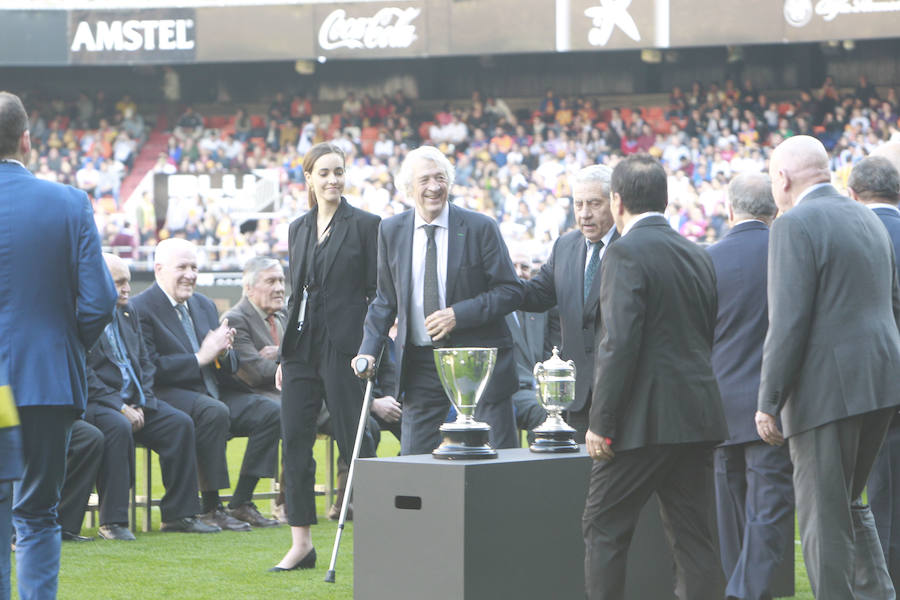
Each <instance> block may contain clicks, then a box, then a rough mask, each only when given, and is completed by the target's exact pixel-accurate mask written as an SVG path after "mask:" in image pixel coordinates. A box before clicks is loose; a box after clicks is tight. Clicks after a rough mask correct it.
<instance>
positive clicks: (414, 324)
mask: <svg viewBox="0 0 900 600" xmlns="http://www.w3.org/2000/svg"><path fill="white" fill-rule="evenodd" d="M425 225H437V229H435V230H434V243H435V245H436V246H437V279H438V297H439V299H440V303H441V308H446V307H447V241H448V236H449V226H450V203H449V202H446V203H445V204H444V209H443V210H442V211H441V214H439V215H438V216H437V218H435V219H434V221H432V222H431V223H426V222H425V219H423V218H422V217H420V216H419V211H416V216H415V221H414V223H413V227H414V230H413V248H412V302H411V303H410V305H409V310H410V314H409V340H410V343H412V344H414V345H416V346H430V345H431V336H430V335H428V331H427V330H426V329H425V248H426V246H427V245H428V234H427V233H425Z"/></svg>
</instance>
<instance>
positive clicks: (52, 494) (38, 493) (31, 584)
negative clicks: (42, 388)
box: [3, 406, 77, 600]
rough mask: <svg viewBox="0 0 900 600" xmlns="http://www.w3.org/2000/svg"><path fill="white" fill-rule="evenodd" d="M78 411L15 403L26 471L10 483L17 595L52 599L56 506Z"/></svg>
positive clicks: (56, 547)
mask: <svg viewBox="0 0 900 600" xmlns="http://www.w3.org/2000/svg"><path fill="white" fill-rule="evenodd" d="M76 414H77V413H76V411H75V410H74V408H73V407H72V406H21V407H19V420H20V421H21V424H22V446H23V450H24V455H25V472H24V475H23V477H22V479H21V480H20V481H17V482H15V484H13V524H14V525H15V527H16V582H17V587H18V588H19V599H20V600H53V599H55V598H56V589H57V578H58V576H59V554H60V544H61V543H62V537H61V535H60V526H59V523H57V522H56V518H57V513H56V509H57V506H58V505H59V494H60V491H61V490H62V487H63V481H64V480H65V477H66V448H67V447H68V445H69V432H70V431H71V429H72V423H73V422H74V421H75V417H76ZM3 543H6V542H5V541H3Z"/></svg>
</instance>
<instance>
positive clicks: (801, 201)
mask: <svg viewBox="0 0 900 600" xmlns="http://www.w3.org/2000/svg"><path fill="white" fill-rule="evenodd" d="M769 174H770V176H771V177H772V192H773V195H774V196H775V202H776V203H777V204H778V207H779V209H781V211H782V212H783V213H784V214H783V215H782V216H781V217H779V218H778V219H776V220H775V223H774V224H773V225H772V231H771V233H770V234H769V273H768V287H769V331H768V333H767V334H766V341H765V345H764V347H763V361H762V377H761V383H760V388H759V400H758V406H757V408H758V410H757V413H756V426H757V431H758V432H759V435H760V437H761V438H762V439H763V440H765V441H766V442H769V443H770V444H781V443H783V442H784V438H785V437H786V438H788V441H789V448H790V453H791V461H792V462H793V463H794V477H793V478H794V493H795V495H796V497H797V499H798V501H797V517H798V522H799V528H800V537H801V541H802V544H803V557H804V559H805V563H806V570H807V572H808V573H809V579H810V586H811V587H812V591H813V594H814V595H815V596H816V598H819V599H821V600H829V599H831V598H841V599H845V598H894V590H893V585H892V584H891V581H890V577H889V575H888V573H887V570H886V568H885V564H884V555H883V553H882V551H881V546H880V544H879V543H878V538H877V533H876V531H875V526H874V523H873V519H872V514H871V511H870V510H869V508H868V507H867V506H863V505H861V504H860V503H859V502H858V498H859V497H860V494H861V493H862V491H863V488H864V486H865V484H866V479H867V478H868V476H869V471H870V470H871V468H872V463H873V462H874V460H875V457H876V455H877V454H878V450H879V448H880V447H881V444H882V442H883V441H884V438H885V435H886V433H887V431H888V427H889V426H890V422H891V418H892V417H893V415H894V413H895V412H896V407H897V405H898V403H900V379H898V378H897V373H898V370H900V333H898V329H897V327H898V317H900V292H898V287H897V269H896V263H895V258H894V251H893V248H892V247H891V239H890V236H889V235H888V232H887V230H886V229H885V228H884V225H883V224H882V223H881V222H880V221H879V220H878V217H877V216H876V215H875V214H874V213H873V212H872V211H871V210H869V209H867V208H866V207H864V206H861V205H860V204H858V203H856V202H853V201H852V200H850V199H849V198H847V197H845V196H842V195H841V194H839V193H838V192H837V190H835V189H834V187H832V186H831V184H830V183H829V181H830V177H831V175H830V172H829V170H828V154H827V152H826V151H825V148H824V147H823V146H822V144H821V142H819V141H818V140H816V139H815V138H812V137H808V136H795V137H792V138H789V139H787V140H785V141H784V142H782V143H781V144H780V145H779V146H778V147H777V148H776V149H775V150H774V151H773V153H772V157H771V159H770V162H769ZM779 414H780V415H781V419H782V423H783V425H784V435H782V433H781V431H780V429H779V427H778V424H777V422H776V416H777V415H779Z"/></svg>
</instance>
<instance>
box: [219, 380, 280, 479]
mask: <svg viewBox="0 0 900 600" xmlns="http://www.w3.org/2000/svg"><path fill="white" fill-rule="evenodd" d="M221 398H222V402H224V403H225V405H226V406H227V407H228V413H229V416H230V419H231V427H230V428H229V433H230V435H231V437H246V438H247V449H246V450H245V451H244V459H243V461H242V462H241V470H240V474H241V475H248V476H250V477H260V478H262V477H275V474H276V473H277V472H278V440H279V439H280V438H281V407H279V406H278V403H277V402H275V401H274V400H272V399H271V398H268V397H266V396H263V395H262V394H249V393H246V392H239V391H236V390H222V392H221Z"/></svg>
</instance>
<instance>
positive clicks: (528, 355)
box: [506, 313, 547, 388]
mask: <svg viewBox="0 0 900 600" xmlns="http://www.w3.org/2000/svg"><path fill="white" fill-rule="evenodd" d="M519 316H520V320H519V322H518V324H517V323H516V320H515V318H514V317H513V313H510V314H508V315H506V326H507V327H509V333H510V335H512V339H513V359H514V360H515V361H516V376H517V379H518V382H519V388H522V387H523V386H531V385H533V384H534V365H535V364H536V363H538V362H543V361H544V360H546V357H545V356H544V337H545V335H544V334H545V330H546V327H547V315H546V314H545V313H519Z"/></svg>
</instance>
